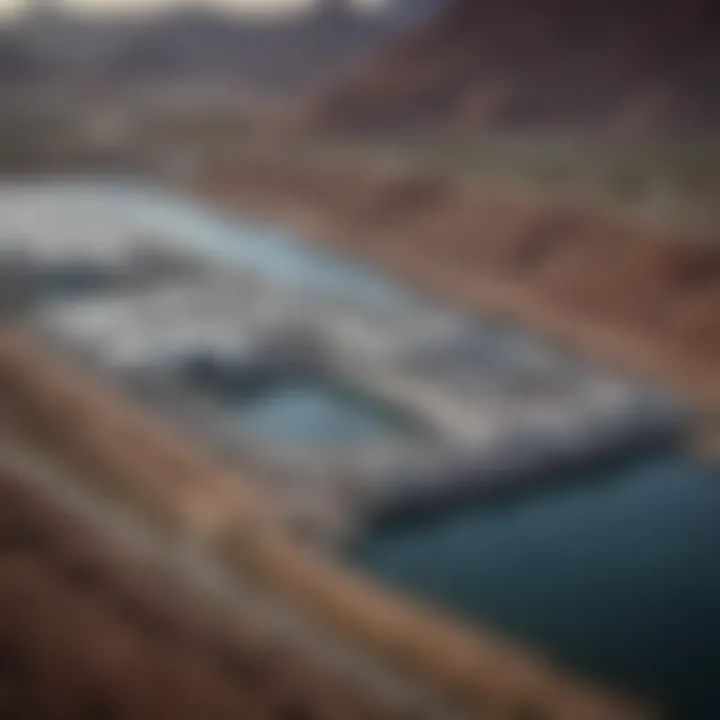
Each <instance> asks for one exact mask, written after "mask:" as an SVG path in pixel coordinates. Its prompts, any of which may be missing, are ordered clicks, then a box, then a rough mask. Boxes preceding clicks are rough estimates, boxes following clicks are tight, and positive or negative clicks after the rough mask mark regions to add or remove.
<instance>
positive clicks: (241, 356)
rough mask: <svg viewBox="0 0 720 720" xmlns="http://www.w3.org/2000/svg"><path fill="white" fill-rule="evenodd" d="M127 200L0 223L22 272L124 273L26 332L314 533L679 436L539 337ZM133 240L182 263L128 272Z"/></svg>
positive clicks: (349, 531)
mask: <svg viewBox="0 0 720 720" xmlns="http://www.w3.org/2000/svg"><path fill="white" fill-rule="evenodd" d="M109 197H110V198H112V194H110V195H109ZM134 197H136V198H139V196H137V195H136V196H134ZM75 199H77V198H75ZM106 199H107V198H106ZM121 201H122V202H121V203H120V205H121V208H122V212H120V213H118V212H115V211H117V207H116V206H114V205H113V204H112V202H109V204H108V206H107V207H106V208H105V210H102V212H100V210H101V209H102V208H101V206H98V207H95V212H96V213H100V214H95V215H93V212H88V213H87V214H86V215H83V214H79V213H77V212H75V213H72V212H70V211H69V210H67V207H66V211H67V219H68V222H67V224H63V223H62V222H60V223H57V224H56V226H54V227H53V228H45V229H43V228H42V224H41V222H40V221H38V220H37V216H33V217H35V224H34V225H33V224H32V223H30V219H32V218H31V217H30V216H29V215H28V214H27V213H24V214H23V213H21V212H20V211H19V210H18V207H20V206H19V205H17V206H15V210H16V211H17V212H16V214H15V215H13V213H11V212H9V213H8V214H7V215H6V217H5V220H4V222H5V224H6V227H8V228H11V229H13V228H14V229H15V230H17V228H21V229H23V232H24V235H23V237H25V238H26V240H25V241H24V243H23V247H24V248H25V251H26V252H28V253H29V254H30V256H31V257H32V258H34V260H35V261H38V262H40V261H41V262H42V263H45V264H48V263H49V264H50V265H53V264H58V263H60V264H62V263H63V262H66V261H67V258H68V257H69V258H72V259H73V261H74V262H77V261H78V260H82V261H84V262H87V263H89V264H90V265H93V264H96V265H97V264H99V265H101V266H112V267H117V266H120V267H123V268H125V269H126V270H127V268H128V267H130V268H131V270H132V268H134V270H135V271H136V272H133V271H130V270H128V271H127V272H126V274H125V275H123V277H122V282H115V283H114V285H113V287H112V292H108V289H107V288H105V289H103V288H95V294H94V295H93V297H92V299H91V300H90V301H88V300H87V298H86V297H80V298H77V297H74V298H58V297H57V296H54V298H53V301H52V302H46V303H41V306H40V307H39V308H37V309H36V311H35V312H34V314H33V316H32V319H31V321H30V322H31V325H32V327H33V328H34V329H35V330H36V331H38V332H40V333H42V335H43V336H44V337H47V338H50V339H51V340H52V342H54V343H56V344H58V345H60V346H62V347H63V348H65V349H66V351H68V352H70V353H71V354H73V355H75V356H76V357H77V358H78V359H79V360H81V361H82V362H83V363H85V364H86V366H87V367H89V368H91V369H94V370H95V371H98V372H102V373H104V374H109V375H110V376H111V377H113V378H115V379H116V380H118V381H119V382H121V383H124V384H125V386H126V387H127V388H128V389H129V390H132V391H135V392H136V394H137V396H138V398H140V399H141V400H143V401H144V402H145V403H146V404H148V405H150V406H151V407H152V408H153V409H154V410H156V411H159V412H162V413H165V414H166V416H167V417H168V418H169V419H170V420H172V421H173V422H175V423H178V424H181V425H183V426H185V427H186V428H187V429H188V430H190V431H191V432H192V433H193V434H194V435H195V436H197V437H201V438H203V439H204V441H205V442H206V443H207V444H209V445H211V446H212V447H214V448H215V449H216V450H217V451H218V452H220V453H222V455H223V456H224V457H226V458H227V459H228V461H230V462H235V463H239V464H242V465H246V466H247V465H251V466H252V467H255V468H258V469H259V470H260V472H259V473H258V476H259V477H261V478H263V480H262V482H263V483H265V484H269V485H271V486H272V487H273V488H274V489H275V491H276V495H277V498H278V503H279V504H280V506H281V507H282V508H283V509H284V510H285V511H286V512H287V514H288V516H289V517H290V518H291V519H292V520H294V521H297V522H298V523H299V524H300V525H302V526H303V527H305V528H306V529H308V531H309V532H311V533H312V534H314V535H317V536H320V537H321V538H323V539H328V537H329V538H330V539H331V540H335V541H337V539H338V538H348V537H350V536H352V535H353V534H354V533H356V532H358V531H360V530H361V528H362V527H363V526H364V524H365V523H366V522H367V521H368V520H369V519H370V518H372V517H376V516H377V515H381V514H383V513H387V512H397V511H404V510H406V509H407V508H411V507H416V506H421V505H424V504H428V503H432V504H436V503H437V502H439V501H445V500H448V499H450V498H452V497H453V496H454V495H456V494H458V493H461V494H464V495H466V494H478V493H486V492H493V493H496V492H498V491H502V490H508V489H514V488H517V487H519V486H528V485H532V484H539V483H546V482H547V481H548V478H549V477H553V476H554V475H556V474H557V471H559V470H561V469H563V468H566V467H569V466H574V465H578V464H581V463H583V462H590V461H591V460H595V459H597V458H599V457H600V458H602V457H607V456H609V455H612V454H617V453H620V452H625V451H627V450H630V449H632V448H634V447H637V446H639V445H641V444H643V443H650V442H661V441H666V440H667V439H675V438H676V437H678V436H679V435H680V433H681V432H682V429H683V427H684V424H685V418H684V415H683V413H682V412H681V411H680V409H679V408H677V407H676V406H675V404H674V402H673V401H671V400H670V399H668V398H665V397H663V396H662V395H660V394H659V393H657V392H655V391H650V390H648V389H646V388H643V387H642V386H641V385H640V384H638V383H637V382H636V381H633V380H630V379H627V378H624V377H620V376H618V375H616V374H614V373H611V372H609V371H607V370H606V369H604V368H598V367H593V366H592V364H591V363H589V362H588V360H587V359H585V358H582V357H576V356H573V355H571V354H570V353H569V352H567V351H564V350H560V349H558V348H555V347H552V346H550V345H548V344H547V343H545V342H544V341H542V340H541V339H539V338H536V337H533V336H531V335H529V334H524V333H521V332H519V331H517V330H513V329H512V328H509V327H506V326H503V325H501V324H498V323H496V322H494V321H491V320H488V319H483V318H474V317H464V316H461V315H460V314H455V313H450V312H448V311H447V310H444V309H442V308H438V307H435V306H432V305H430V304H429V303H427V302H426V301H424V300H422V299H420V298H417V299H415V298H413V297H411V296H409V295H407V294H403V293H402V292H401V291H400V290H399V289H398V291H397V292H396V293H395V294H393V292H390V293H388V292H385V291H384V285H383V283H382V282H379V281H378V280H377V279H376V278H370V279H369V280H366V279H365V276H363V275H357V276H351V274H348V273H349V271H348V269H347V268H344V267H341V266H339V265H337V263H336V262H335V261H333V262H334V263H335V264H333V263H329V264H328V265H327V266H325V265H323V263H325V262H329V261H326V260H325V259H324V258H322V257H319V256H318V257H315V256H313V255H312V254H311V253H310V251H309V250H308V251H304V250H303V248H302V247H301V246H298V247H296V246H293V245H292V244H287V243H285V240H283V239H278V238H277V237H276V236H275V235H273V233H272V232H269V231H268V230H267V229H265V230H263V229H262V228H259V227H257V226H252V225H249V226H247V227H246V228H244V229H242V230H240V231H238V232H237V234H235V235H234V234H232V231H231V230H230V229H229V228H228V227H226V226H225V225H224V224H223V225H221V226H218V224H217V221H216V220H215V219H214V218H212V219H207V218H205V219H203V217H202V216H197V215H194V214H192V213H190V212H189V211H188V210H187V209H186V208H185V209H182V208H181V209H178V210H175V209H174V207H173V206H172V205H171V206H168V207H165V208H163V207H162V206H161V204H158V205H155V204H152V203H150V204H149V205H148V204H147V203H145V202H140V201H139V200H138V199H136V200H134V201H132V202H129V201H128V197H127V196H126V195H123V196H121ZM2 202H3V198H2V196H1V195H0V205H2ZM62 207H63V203H62V202H58V203H56V211H57V213H59V216H60V217H62V216H63V215H62V212H60V210H61V209H62ZM70 207H72V203H70ZM148 208H150V210H151V212H150V211H149V210H148ZM113 209H114V214H113V212H110V211H111V210H113ZM183 213H184V214H183ZM113 218H114V220H113ZM163 218H165V219H168V218H170V219H171V221H170V222H169V224H167V225H166V226H164V225H163V224H162V223H161V222H159V219H163ZM178 218H180V219H179V220H178ZM150 220H152V222H150ZM203 223H204V224H203ZM206 226H207V229H205V228H206ZM198 233H200V235H202V234H203V233H207V239H204V236H203V237H200V238H199V239H198V238H197V237H195V236H196V235H197V234H198ZM12 237H17V233H14V234H13V233H10V234H9V235H7V236H6V238H10V239H6V240H5V242H0V264H1V262H2V251H3V250H5V251H8V248H12V240H11V238H12ZM138 237H142V238H144V240H143V242H144V245H143V247H144V249H145V252H147V253H150V255H151V256H152V254H153V253H156V252H160V254H161V255H162V256H163V257H164V256H165V254H168V253H169V256H170V257H172V256H173V252H172V248H173V247H177V248H178V251H179V252H180V250H181V252H180V256H181V257H182V258H185V261H184V262H183V263H180V264H179V268H172V263H171V264H170V266H166V265H164V264H163V263H160V264H158V265H152V264H149V265H148V263H147V262H144V261H143V262H140V263H139V264H136V265H135V266H133V265H132V264H130V265H128V257H133V252H135V251H134V250H133V248H136V247H137V243H138ZM28 238H29V239H28ZM193 238H194V240H193ZM281 240H282V242H281ZM193 242H194V245H193ZM223 243H225V244H223ZM243 243H244V244H243ZM168 249H170V250H168ZM194 258H197V260H195V259H194ZM168 267H171V268H172V271H170V272H168V271H167V270H168ZM179 269H182V272H180V271H179ZM338 273H340V274H338ZM342 273H345V274H346V275H347V278H348V282H347V283H345V282H338V277H345V275H343V274H342ZM138 275H142V277H143V282H142V283H140V284H138V283H137V282H136V280H137V276H138ZM331 281H332V282H331ZM41 285H42V283H41ZM351 286H352V292H343V291H345V290H348V289H349V288H350V287H351ZM365 286H367V287H365ZM363 288H365V291H364V292H359V290H362V289H363ZM378 288H380V289H382V292H380V290H378ZM40 289H42V288H40ZM40 295H42V292H40Z"/></svg>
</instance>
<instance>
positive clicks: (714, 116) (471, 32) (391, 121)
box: [315, 0, 720, 130]
mask: <svg viewBox="0 0 720 720" xmlns="http://www.w3.org/2000/svg"><path fill="white" fill-rule="evenodd" d="M315 117H316V121H317V120H319V122H320V124H321V125H323V126H325V127H327V126H333V125H335V126H340V127H345V128H355V129H365V130H367V129H377V128H380V127H382V128H387V127H392V126H398V127H400V126H402V127H404V128H407V127H409V126H414V127H417V126H443V127H452V128H463V129H475V128H478V127H482V128H487V127H491V128H494V127H502V128H506V127H510V128H518V127H520V128H522V127H545V128H555V129H557V128H560V129H563V128H568V127H582V128H588V127H590V128H593V127H603V128H608V127H609V128H618V129H636V128H640V129H648V128H649V129H667V128H672V129H678V128H687V127H688V126H689V127H692V128H698V127H702V128H707V129H716V128H717V126H718V124H719V123H720V4H718V3H717V2H715V0H634V1H633V2H631V3H628V2H622V1H621V0H513V1H511V2H509V1H507V0H454V1H453V2H452V4H450V5H449V7H448V8H447V9H446V10H445V11H444V12H443V13H442V14H441V15H440V16H439V17H438V18H437V20H436V22H435V23H434V24H432V25H431V26H430V27H428V28H426V29H424V30H421V31H419V32H417V33H415V34H414V36H412V37H410V38H409V40H408V41H406V42H404V43H402V44H401V45H400V46H399V47H397V48H396V49H395V50H394V51H392V52H391V53H389V54H386V55H385V56H383V57H381V58H380V59H378V60H377V61H375V62H374V63H372V64H371V65H370V66H369V67H368V68H366V69H365V70H364V71H363V73H362V74H361V75H360V76H358V77H357V78H356V79H355V80H354V82H351V83H347V84H345V85H344V86H342V87H339V88H337V89H336V90H335V91H333V92H331V93H330V94H329V95H327V96H326V97H325V98H324V99H323V100H322V101H321V102H320V103H319V106H318V107H317V108H316V112H315Z"/></svg>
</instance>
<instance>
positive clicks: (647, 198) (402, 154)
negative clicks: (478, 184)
mask: <svg viewBox="0 0 720 720" xmlns="http://www.w3.org/2000/svg"><path fill="white" fill-rule="evenodd" d="M335 147H336V149H341V150H342V151H343V152H348V151H349V152H352V153H358V152H359V153H361V154H363V155H365V154H367V153H370V154H373V155H381V156H383V157H384V158H386V159H397V160H399V161H411V162H413V163H418V164H420V165H421V166H424V167H429V168H431V169H435V170H439V171H442V172H448V173H451V174H456V173H459V174H461V175H465V176H470V177H473V178H477V179H480V180H482V181H487V182H491V183H493V184H499V185H511V186H521V187H524V188H528V189H531V190H536V189H539V190H541V191H550V192H557V193H560V194H561V195H564V196H571V197H579V198H581V199H583V200H587V201H590V202H593V203H596V202H599V203H609V204H612V205H613V206H617V207H620V208H624V209H631V210H638V211H641V212H646V213H648V214H650V215H652V216H655V217H659V218H660V219H662V220H668V221H670V222H672V223H677V224H680V225H684V226H687V225H688V224H691V225H693V226H699V227H703V228H712V229H717V228H720V139H717V138H714V137H692V138H690V137H683V138H667V137H665V138H632V139H630V138H612V137H576V136H571V135H567V136H565V135H536V136H532V137H521V136H489V135H488V136H482V137H478V136H453V137H448V136H444V137H442V138H439V137H428V136H415V137H412V136H411V137H402V138H398V137H384V138H377V137H373V138H362V139H352V140H342V141H339V142H337V143H336V145H335Z"/></svg>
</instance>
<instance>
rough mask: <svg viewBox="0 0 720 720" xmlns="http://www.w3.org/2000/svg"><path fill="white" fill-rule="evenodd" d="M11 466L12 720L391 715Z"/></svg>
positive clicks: (4, 486) (7, 489)
mask: <svg viewBox="0 0 720 720" xmlns="http://www.w3.org/2000/svg"><path fill="white" fill-rule="evenodd" d="M18 472H19V471H17V470H15V469H11V468H9V467H6V466H5V464H4V461H3V463H2V467H0V547H1V548H2V551H1V553H0V688H1V691H0V715H1V716H2V717H3V718H18V720H19V719H21V718H22V719H25V718H37V719H38V720H40V719H44V718H48V719H50V718H58V719H59V718H78V719H80V718H94V719H97V718H133V720H137V719H139V718H148V719H149V720H157V719H158V718H173V719H178V720H181V719H182V718H198V719H199V718H202V719H203V720H205V718H286V719H289V718H333V719H335V718H346V717H347V718H363V717H367V718H375V717H389V716H391V714H390V713H389V711H388V710H387V708H384V707H382V703H380V702H379V701H377V702H376V701H375V700H372V699H371V698H368V697H365V696H363V693H361V692H359V691H357V690H356V689H354V688H352V687H348V686H347V683H346V682H343V681H342V680H340V679H339V678H338V676H337V675H336V674H335V673H334V672H333V670H332V669H331V668H329V667H321V666H318V665H317V663H316V662H315V661H313V660H312V659H309V658H307V657H303V655H302V653H300V652H299V651H297V649H295V650H293V649H290V648H288V647H284V646H283V645H282V642H281V641H279V640H278V637H277V636H273V635H272V634H271V633H270V632H268V631H267V629H265V628H263V627H262V625H260V624H257V619H255V622H254V621H253V618H252V617H248V618H247V621H246V622H244V623H243V624H242V626H240V627H238V626H237V624H234V623H233V622H231V620H230V619H229V618H228V617H227V615H226V614H225V613H223V612H222V610H221V609H219V608H218V607H214V606H213V603H212V602H206V601H205V600H203V599H202V598H201V597H200V596H198V594H197V593H193V592H191V591H189V590H188V588H186V587H184V586H183V585H182V583H181V582H180V581H179V580H178V579H177V578H174V577H173V574H172V573H171V572H169V571H168V570H167V569H164V568H163V567H158V566H157V565H155V564H153V563H152V562H150V561H148V559H147V558H143V557H134V556H132V555H128V554H127V553H126V552H124V551H123V549H122V548H120V547H117V546H115V545H114V544H113V543H111V542H109V541H105V540H103V538H101V537H98V533H97V532H96V531H94V530H93V529H92V528H90V527H87V526H84V525H83V523H82V522H81V521H79V520H78V518H77V517H73V515H72V514H69V513H67V512H65V511H64V510H62V509H60V508H59V507H58V506H57V505H55V504H54V502H53V500H52V499H51V498H49V497H48V496H46V495H45V494H43V493H42V492H41V491H40V490H39V489H38V487H37V486H35V487H34V486H33V485H32V484H28V482H27V480H26V479H25V478H22V477H21V476H20V475H19V474H18Z"/></svg>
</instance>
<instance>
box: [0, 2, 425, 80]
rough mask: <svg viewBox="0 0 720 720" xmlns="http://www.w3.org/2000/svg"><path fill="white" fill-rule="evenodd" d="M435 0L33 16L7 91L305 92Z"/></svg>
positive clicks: (6, 76)
mask: <svg viewBox="0 0 720 720" xmlns="http://www.w3.org/2000/svg"><path fill="white" fill-rule="evenodd" d="M436 1H437V0H419V2H418V3H417V4H416V5H415V6H410V5H409V4H408V3H407V2H403V0H396V2H395V3H394V4H392V5H391V6H389V7H388V8H387V11H384V12H359V11H354V10H353V9H352V4H351V3H349V2H345V3H343V2H334V3H333V2H319V3H318V4H317V5H316V7H314V8H311V9H310V10H308V11H307V12H300V13H292V14H288V15H286V16H278V17H272V18H270V17H260V18H258V17H254V16H249V15H240V14H233V13H223V12H221V11H217V10H212V9H210V8H208V7H207V6H202V5H184V6H182V7H180V8H178V9H175V10H172V11H169V12H167V13H165V14H159V15H155V16H145V17H139V16H135V17H113V18H104V17H102V16H96V17H89V16H76V15H69V14H65V13H62V12H57V13H56V14H55V15H50V16H47V15H43V16H42V17H39V18H35V17H32V16H29V17H27V18H23V19H21V20H20V21H19V22H18V23H16V25H14V26H13V27H10V28H7V29H5V31H3V33H2V35H1V36H0V89H2V88H7V87H8V86H13V85H17V84H18V83H19V82H20V83H27V82H28V81H29V80H32V82H33V83H35V85H37V87H38V88H42V87H43V85H44V84H50V85H54V86H55V87H57V85H58V82H61V83H62V85H63V86H64V87H67V88H68V89H71V90H72V89H76V88H78V87H90V88H95V89H98V90H101V91H102V92H103V93H108V92H110V93H111V92H112V91H113V90H116V89H119V88H123V89H127V88H134V87H147V86H152V87H158V86H160V87H161V86H162V85H163V84H165V85H168V86H170V85H172V86H174V87H178V86H180V87H182V86H185V87H192V86H193V83H195V84H196V85H198V87H200V86H202V84H203V83H205V84H207V83H212V84H214V85H216V86H218V85H219V86H220V87H223V88H225V89H226V90H227V92H228V93H229V94H231V93H233V92H235V91H238V92H240V91H243V90H250V91H253V92H261V93H287V92H304V91H306V90H308V89H312V88H316V87H320V86H322V85H323V84H324V83H328V82H331V81H333V80H337V79H338V78H339V77H341V76H343V75H344V73H346V72H348V71H350V70H351V69H353V68H355V66H356V65H357V64H359V63H361V62H363V61H365V60H367V59H368V58H369V57H370V56H371V55H372V54H373V53H375V52H377V51H379V50H380V49H383V48H386V47H387V46H388V45H389V44H390V43H391V41H392V40H393V39H395V38H396V37H397V35H398V33H401V32H402V31H403V30H404V28H406V27H409V26H411V25H412V24H413V23H415V22H417V21H418V19H419V18H420V17H422V16H423V15H424V13H425V12H427V8H428V7H429V6H431V5H432V4H433V3H434V2H436ZM30 69H32V77H31V76H30V74H29V72H30Z"/></svg>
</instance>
